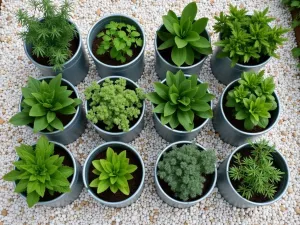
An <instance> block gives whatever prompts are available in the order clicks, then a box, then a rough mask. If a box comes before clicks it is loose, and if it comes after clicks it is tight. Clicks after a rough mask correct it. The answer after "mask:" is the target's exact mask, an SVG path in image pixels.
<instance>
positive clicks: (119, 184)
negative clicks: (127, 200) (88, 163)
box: [90, 147, 137, 195]
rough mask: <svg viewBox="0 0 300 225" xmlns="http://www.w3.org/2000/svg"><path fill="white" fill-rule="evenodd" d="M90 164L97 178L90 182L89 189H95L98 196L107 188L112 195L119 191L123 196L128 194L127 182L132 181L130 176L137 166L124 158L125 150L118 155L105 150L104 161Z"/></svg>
mask: <svg viewBox="0 0 300 225" xmlns="http://www.w3.org/2000/svg"><path fill="white" fill-rule="evenodd" d="M92 164H93V166H94V168H95V169H94V170H93V171H92V172H93V173H94V174H96V175H97V176H99V177H97V178H95V179H94V180H92V181H91V183H90V187H94V188H97V193H98V194H100V193H102V192H104V191H106V190H107V189H108V188H109V189H110V190H111V192H113V193H114V194H115V193H117V191H118V190H120V191H121V192H122V193H123V194H124V195H129V194H130V189H129V185H128V180H131V179H133V176H132V175H131V174H132V173H133V172H134V171H136V169H137V166H136V165H134V164H129V159H128V158H126V150H124V151H122V152H121V153H120V154H117V153H115V152H114V150H113V149H112V148H110V147H108V148H107V150H106V159H99V160H93V161H92Z"/></svg>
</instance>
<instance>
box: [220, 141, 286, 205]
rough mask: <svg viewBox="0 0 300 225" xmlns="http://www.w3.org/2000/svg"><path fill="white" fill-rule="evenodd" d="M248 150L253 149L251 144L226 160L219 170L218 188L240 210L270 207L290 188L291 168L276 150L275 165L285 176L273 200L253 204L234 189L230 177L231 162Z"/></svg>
mask: <svg viewBox="0 0 300 225" xmlns="http://www.w3.org/2000/svg"><path fill="white" fill-rule="evenodd" d="M246 148H248V149H249V148H251V146H250V145H249V144H244V145H242V146H240V147H238V148H237V149H236V150H234V151H233V152H232V153H231V154H230V156H229V157H228V158H227V159H225V160H224V161H223V162H222V163H221V164H220V166H219V168H218V182H217V186H218V189H219V191H220V193H221V194H222V196H223V197H224V198H225V200H226V201H227V202H229V203H230V204H232V205H234V206H236V207H240V208H249V207H255V206H265V205H270V204H272V203H274V202H276V201H278V200H280V199H281V198H282V196H283V195H284V193H285V192H286V190H287V188H288V183H289V179H290V174H289V168H288V165H287V162H286V160H285V158H284V157H283V156H282V154H281V153H280V152H279V151H278V150H276V149H275V150H276V153H274V154H273V158H274V164H275V165H276V167H277V168H279V169H280V170H281V171H283V172H284V173H285V174H284V175H283V177H282V180H281V181H280V185H279V190H278V191H277V193H276V194H275V196H274V199H273V200H270V201H267V202H252V201H249V200H247V199H245V198H244V197H242V196H241V195H240V194H239V193H238V192H237V191H236V190H235V188H234V187H233V185H232V183H231V181H230V177H229V166H230V162H231V160H232V158H233V156H234V155H235V154H236V153H237V152H239V151H243V149H246Z"/></svg>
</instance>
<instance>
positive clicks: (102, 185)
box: [97, 180, 110, 194]
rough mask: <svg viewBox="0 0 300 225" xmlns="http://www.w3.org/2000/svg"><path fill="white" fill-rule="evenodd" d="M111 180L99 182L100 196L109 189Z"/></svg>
mask: <svg viewBox="0 0 300 225" xmlns="http://www.w3.org/2000/svg"><path fill="white" fill-rule="evenodd" d="M109 185H110V183H109V180H104V181H99V184H98V188H97V193H98V194H100V193H102V192H104V191H106V190H107V189H108V188H109Z"/></svg>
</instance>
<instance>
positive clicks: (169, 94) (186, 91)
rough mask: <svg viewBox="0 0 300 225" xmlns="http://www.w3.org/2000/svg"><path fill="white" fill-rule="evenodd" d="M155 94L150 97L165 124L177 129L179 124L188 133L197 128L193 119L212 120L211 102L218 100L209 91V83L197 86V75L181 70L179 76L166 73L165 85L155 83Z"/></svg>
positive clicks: (150, 94)
mask: <svg viewBox="0 0 300 225" xmlns="http://www.w3.org/2000/svg"><path fill="white" fill-rule="evenodd" d="M154 89H155V92H152V93H149V94H148V95H147V98H148V99H149V100H150V101H151V102H152V103H153V104H154V105H155V106H156V107H155V108H154V110H153V112H154V113H158V114H160V120H161V122H162V124H164V125H165V124H169V125H170V126H171V128H172V129H175V128H176V127H178V126H179V125H180V124H181V125H182V126H183V127H184V129H185V130H187V131H191V130H192V129H194V118H195V116H198V117H200V118H204V119H206V118H212V116H213V113H212V110H211V107H210V105H209V103H208V102H209V101H211V100H212V99H214V98H215V96H214V95H212V94H209V93H208V92H207V89H208V84H207V83H202V84H200V83H198V81H197V76H196V75H192V76H190V77H185V76H184V74H183V72H182V71H181V70H180V71H178V72H177V73H176V74H173V73H171V72H170V71H168V72H167V78H166V83H165V84H162V83H160V82H154Z"/></svg>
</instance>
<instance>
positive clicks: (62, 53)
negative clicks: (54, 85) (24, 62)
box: [17, 0, 77, 70]
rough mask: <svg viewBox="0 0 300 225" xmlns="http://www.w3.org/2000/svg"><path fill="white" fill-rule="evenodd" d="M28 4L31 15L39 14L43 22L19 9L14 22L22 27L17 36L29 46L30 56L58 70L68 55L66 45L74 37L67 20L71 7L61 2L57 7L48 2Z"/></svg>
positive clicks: (68, 46) (69, 53) (72, 29)
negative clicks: (32, 12) (40, 58)
mask: <svg viewBox="0 0 300 225" xmlns="http://www.w3.org/2000/svg"><path fill="white" fill-rule="evenodd" d="M29 2H30V5H31V6H32V7H33V8H34V12H36V11H40V12H42V13H43V20H42V21H40V20H39V18H38V17H35V16H30V15H29V13H28V12H23V11H22V10H19V11H18V13H17V17H18V21H19V23H21V24H22V26H23V27H25V28H26V30H25V31H23V32H21V33H20V36H21V37H22V39H23V40H24V41H25V42H26V43H27V44H30V45H32V54H33V55H35V56H36V57H38V58H39V57H42V58H46V59H47V60H48V63H49V65H51V66H53V68H54V69H55V70H62V69H63V64H64V63H65V62H66V61H67V60H68V59H69V58H70V57H71V56H72V52H71V50H70V45H71V44H70V42H71V41H72V40H73V38H74V37H75V36H77V31H76V29H75V26H74V25H73V24H71V23H70V22H69V21H68V19H69V16H70V12H71V10H72V7H71V4H70V3H69V2H68V1H66V0H65V1H64V2H63V4H62V5H61V6H60V7H59V8H58V7H56V6H55V5H54V4H53V3H52V1H51V0H30V1H29Z"/></svg>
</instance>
